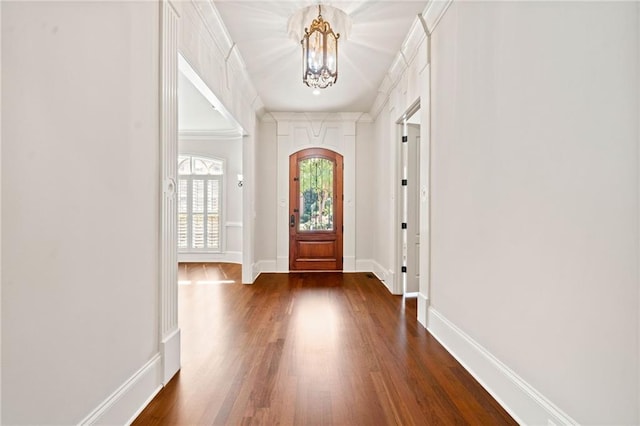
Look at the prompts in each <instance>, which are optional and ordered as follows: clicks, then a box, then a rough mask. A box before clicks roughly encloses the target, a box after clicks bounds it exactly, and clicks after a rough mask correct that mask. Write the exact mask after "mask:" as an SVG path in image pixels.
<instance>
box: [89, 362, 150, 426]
mask: <svg viewBox="0 0 640 426" xmlns="http://www.w3.org/2000/svg"><path fill="white" fill-rule="evenodd" d="M160 389H162V357H161V355H160V354H156V355H155V356H154V357H153V358H151V360H150V361H149V362H147V363H146V364H145V365H144V366H142V368H141V369H140V370H138V371H137V372H136V373H135V374H134V375H133V376H131V377H130V378H129V379H128V380H127V381H126V382H124V383H123V384H122V386H120V387H119V388H118V389H117V390H116V391H115V392H114V393H113V394H111V395H110V396H109V397H108V398H107V399H105V400H104V401H103V402H102V403H101V404H100V405H99V406H98V407H97V408H96V409H95V410H93V411H92V412H91V413H90V414H89V415H88V416H87V417H85V418H84V419H83V420H82V421H80V424H81V425H124V424H126V425H129V424H131V423H132V422H133V421H134V420H135V419H136V417H138V415H139V414H140V413H141V412H142V410H143V409H144V408H145V407H146V406H147V404H149V402H151V400H152V399H153V397H154V396H156V394H157V393H158V392H159V391H160Z"/></svg>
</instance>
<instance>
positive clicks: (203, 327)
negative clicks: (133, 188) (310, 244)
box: [134, 264, 516, 425]
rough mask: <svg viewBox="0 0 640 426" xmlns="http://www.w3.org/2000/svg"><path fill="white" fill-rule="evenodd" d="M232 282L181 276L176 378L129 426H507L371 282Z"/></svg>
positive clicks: (287, 278)
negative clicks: (179, 367)
mask: <svg viewBox="0 0 640 426" xmlns="http://www.w3.org/2000/svg"><path fill="white" fill-rule="evenodd" d="M239 278H240V266H239V265H230V264H209V265H202V264H199V265H194V264H188V265H184V264H183V265H180V281H182V282H188V281H190V282H191V283H190V284H183V285H180V290H179V291H180V327H181V329H182V370H181V371H180V373H178V375H177V376H176V377H175V378H174V379H173V380H172V381H171V382H170V383H169V384H168V385H167V386H166V387H165V388H164V389H163V390H162V391H161V392H160V393H159V394H158V395H157V396H156V398H155V399H154V400H153V401H152V402H151V403H150V404H149V406H148V407H147V408H146V409H145V410H144V411H143V412H142V413H141V414H140V416H139V417H138V418H137V419H136V421H135V422H134V424H135V425H149V424H176V425H200V424H230V425H238V424H264V425H276V424H298V425H306V424H308V425H312V424H313V425H316V424H326V425H330V424H331V425H387V424H388V425H394V424H396V425H449V424H452V425H453V424H456V425H458V424H460V425H462V424H470V425H503V424H504V425H512V424H516V422H515V421H514V420H513V419H512V418H511V417H509V415H508V414H507V413H506V412H505V411H504V410H503V409H502V408H501V407H500V406H499V405H498V404H497V403H496V402H495V400H493V398H491V396H490V395H489V394H488V393H487V392H486V391H485V390H484V389H483V388H482V387H481V386H480V385H479V384H478V383H477V382H476V381H475V380H474V379H473V378H472V377H471V376H470V375H469V374H468V373H467V372H466V371H465V370H464V369H463V368H462V366H460V364H458V362H457V361H455V360H454V359H453V358H452V357H451V356H450V355H449V354H448V353H447V351H446V350H445V349H444V348H443V347H442V346H441V345H440V344H439V343H438V342H437V341H436V340H435V339H434V338H433V337H431V335H430V334H429V333H428V332H427V331H426V330H425V329H424V328H423V327H422V326H421V325H420V324H418V322H417V321H416V300H415V299H406V300H405V299H403V298H402V297H399V296H393V295H391V294H390V293H389V292H388V291H387V289H386V288H385V287H384V286H383V285H382V283H380V281H378V280H377V279H376V278H375V277H373V276H372V275H370V274H364V273H356V274H342V273H292V274H263V275H261V276H260V277H259V278H258V280H257V281H256V283H255V284H254V285H242V284H239V281H240V279H239ZM228 281H235V283H225V282H228ZM198 282H199V283H198Z"/></svg>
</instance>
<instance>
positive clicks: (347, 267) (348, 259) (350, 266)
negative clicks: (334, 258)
mask: <svg viewBox="0 0 640 426" xmlns="http://www.w3.org/2000/svg"><path fill="white" fill-rule="evenodd" d="M355 270H356V258H355V257H354V256H344V257H343V258H342V271H343V272H355Z"/></svg>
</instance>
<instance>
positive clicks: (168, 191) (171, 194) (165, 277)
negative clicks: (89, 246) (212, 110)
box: [112, 0, 180, 423]
mask: <svg viewBox="0 0 640 426" xmlns="http://www.w3.org/2000/svg"><path fill="white" fill-rule="evenodd" d="M160 16H161V23H160V34H161V43H160V48H161V50H160V67H161V73H160V78H161V80H160V81H161V87H160V89H161V90H160V93H161V99H160V100H161V102H160V108H161V109H160V179H161V180H160V184H161V187H162V192H161V194H160V196H161V204H160V206H159V207H160V229H159V231H160V233H159V234H160V235H159V237H160V241H159V242H160V251H159V253H158V254H159V265H160V274H159V278H160V282H159V284H160V288H159V301H158V302H159V313H158V320H159V321H158V323H159V324H158V326H159V327H158V334H159V336H158V338H159V341H160V342H163V343H164V342H166V341H167V340H168V339H171V338H172V337H173V336H174V335H175V334H176V332H177V333H178V335H179V328H178V230H177V225H178V220H177V217H178V213H177V197H176V194H177V189H178V188H177V183H178V170H177V168H178V32H179V15H178V14H177V12H176V10H175V8H174V7H173V4H172V3H170V2H169V1H168V0H163V1H162V3H161V15H160ZM179 342H180V341H179V340H178V349H177V352H175V353H176V356H177V364H178V368H179V365H180V346H179V344H180V343H179ZM159 349H160V352H161V355H165V347H164V345H163V344H161V345H160V348H159ZM162 363H163V364H166V365H173V364H174V363H175V360H164V361H162ZM165 370H166V368H165ZM160 377H162V376H160ZM112 423H121V421H120V422H112Z"/></svg>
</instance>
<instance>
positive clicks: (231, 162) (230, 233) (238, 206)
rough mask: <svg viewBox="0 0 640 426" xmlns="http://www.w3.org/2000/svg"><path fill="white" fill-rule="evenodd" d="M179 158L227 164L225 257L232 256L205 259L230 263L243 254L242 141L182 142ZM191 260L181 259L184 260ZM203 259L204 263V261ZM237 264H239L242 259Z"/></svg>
mask: <svg viewBox="0 0 640 426" xmlns="http://www.w3.org/2000/svg"><path fill="white" fill-rule="evenodd" d="M178 150H179V152H180V154H194V155H204V156H209V157H215V158H218V159H222V160H224V167H225V170H224V173H225V174H224V188H223V194H222V197H223V218H222V219H223V222H222V225H223V250H222V251H223V254H224V253H229V254H230V256H227V257H224V256H223V257H222V258H221V257H219V256H212V255H206V256H205V257H204V258H207V259H211V260H212V261H213V260H215V261H220V260H227V261H231V260H234V259H235V258H234V257H233V256H234V255H240V254H241V252H242V191H243V190H244V188H241V187H238V174H242V139H241V138H238V139H235V140H233V139H214V138H211V137H206V136H205V137H198V138H180V140H179V143H178ZM187 258H188V256H186V257H185V256H183V254H179V255H178V259H181V260H184V259H187ZM204 258H203V259H204ZM235 260H238V261H239V260H240V257H238V259H235Z"/></svg>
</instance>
